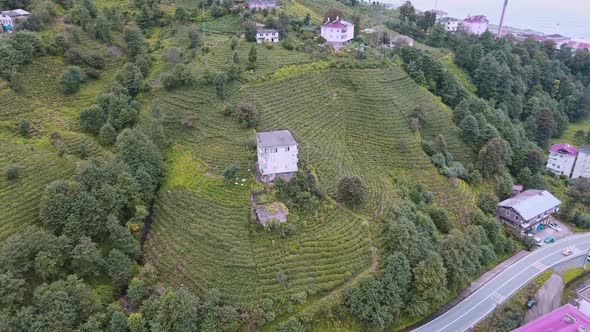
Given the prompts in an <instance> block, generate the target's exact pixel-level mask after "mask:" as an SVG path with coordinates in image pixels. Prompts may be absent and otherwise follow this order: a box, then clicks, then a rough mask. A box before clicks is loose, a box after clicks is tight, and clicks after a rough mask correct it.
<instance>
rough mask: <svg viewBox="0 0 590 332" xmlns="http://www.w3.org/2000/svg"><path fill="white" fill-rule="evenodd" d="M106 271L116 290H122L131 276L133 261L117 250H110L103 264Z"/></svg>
mask: <svg viewBox="0 0 590 332" xmlns="http://www.w3.org/2000/svg"><path fill="white" fill-rule="evenodd" d="M105 265H106V270H107V273H108V275H109V277H111V278H112V279H113V284H114V285H115V287H117V288H122V287H124V286H125V285H127V283H128V282H129V279H131V276H132V275H133V261H132V260H131V259H130V258H129V257H128V256H127V255H125V254H124V253H123V252H122V251H120V250H119V249H112V250H111V252H110V253H109V256H108V257H107V259H106V262H105Z"/></svg>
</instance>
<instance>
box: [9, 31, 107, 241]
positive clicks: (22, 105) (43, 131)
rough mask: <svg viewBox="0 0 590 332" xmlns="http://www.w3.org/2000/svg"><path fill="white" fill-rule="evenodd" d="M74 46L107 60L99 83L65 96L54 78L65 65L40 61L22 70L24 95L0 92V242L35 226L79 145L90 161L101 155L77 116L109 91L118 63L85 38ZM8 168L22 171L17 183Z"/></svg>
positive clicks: (72, 166) (69, 168) (56, 60)
mask: <svg viewBox="0 0 590 332" xmlns="http://www.w3.org/2000/svg"><path fill="white" fill-rule="evenodd" d="M72 43H73V42H72ZM73 44H74V45H76V47H79V48H80V49H84V50H95V51H100V52H102V53H103V54H104V55H105V56H106V69H105V70H104V71H103V72H102V74H101V79H100V80H90V81H88V82H86V83H85V84H84V85H83V86H82V88H81V91H80V92H78V93H76V94H73V95H68V96H65V95H64V94H63V93H62V92H61V91H60V90H59V86H58V84H57V77H58V76H59V75H60V74H61V72H62V71H63V70H64V69H65V68H66V66H67V65H66V64H65V63H64V60H63V58H62V57H59V56H43V57H40V58H36V59H34V61H33V62H32V63H31V64H28V65H26V66H24V67H22V69H21V72H22V74H23V80H24V91H23V92H22V93H19V94H17V93H15V92H14V91H13V90H11V89H10V88H8V86H2V87H0V99H1V100H2V105H3V106H2V107H1V108H0V146H2V149H0V172H2V177H1V178H0V207H1V210H2V213H1V214H0V242H1V241H3V240H4V239H6V238H7V237H8V236H10V235H12V234H14V233H16V232H19V231H21V230H22V229H24V228H25V227H26V226H28V225H32V224H38V222H39V218H38V204H39V200H40V198H41V196H42V195H43V192H44V190H45V186H46V185H47V184H49V183H50V182H52V181H54V180H57V179H63V178H67V177H69V176H70V175H71V174H73V172H74V170H75V168H76V163H77V162H78V160H79V159H78V157H77V156H78V153H79V147H80V144H82V143H84V144H85V145H86V146H87V148H88V153H89V155H90V156H98V155H101V154H103V153H104V150H103V148H102V147H101V146H100V145H99V144H98V143H97V142H96V140H95V139H94V138H92V137H91V136H89V135H86V134H84V133H82V132H81V131H80V127H79V125H78V112H79V110H80V109H81V108H82V107H84V106H87V105H90V104H92V103H94V100H95V98H96V95H97V94H98V93H100V92H101V91H102V90H105V89H106V88H107V87H108V84H109V82H110V81H111V79H112V78H113V77H114V74H115V73H116V70H117V68H118V67H119V62H118V61H117V60H116V59H115V58H113V57H110V56H109V54H108V50H107V49H106V47H105V46H104V45H102V44H99V43H97V42H95V41H92V40H90V39H88V37H86V36H85V34H83V33H81V34H80V42H79V43H73ZM23 120H26V121H29V122H30V124H31V133H30V137H29V138H26V139H25V138H22V137H20V136H19V135H18V134H17V126H18V124H19V122H20V121H23ZM54 133H57V134H59V135H60V136H61V139H62V142H63V144H64V152H65V155H64V156H63V157H59V156H58V154H57V151H56V149H55V148H54V147H53V146H52V145H51V142H50V139H49V137H50V136H51V135H52V134H54ZM11 164H15V165H17V166H19V167H20V168H21V171H20V177H19V179H17V180H15V181H8V180H6V178H5V177H4V170H5V168H6V167H7V166H8V165H11Z"/></svg>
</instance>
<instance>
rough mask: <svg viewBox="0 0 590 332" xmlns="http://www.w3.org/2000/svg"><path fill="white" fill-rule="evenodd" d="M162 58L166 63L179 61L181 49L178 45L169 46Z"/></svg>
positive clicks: (180, 60) (180, 59)
mask: <svg viewBox="0 0 590 332" xmlns="http://www.w3.org/2000/svg"><path fill="white" fill-rule="evenodd" d="M164 58H165V59H166V62H168V63H181V62H182V51H181V50H180V48H178V47H171V48H169V49H168V50H167V51H166V55H165V56H164Z"/></svg>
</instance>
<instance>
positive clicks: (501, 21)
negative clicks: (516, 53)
mask: <svg viewBox="0 0 590 332" xmlns="http://www.w3.org/2000/svg"><path fill="white" fill-rule="evenodd" d="M506 7H508V0H504V6H503V7H502V16H500V26H499V27H498V38H502V28H503V27H504V15H505V14H506Z"/></svg>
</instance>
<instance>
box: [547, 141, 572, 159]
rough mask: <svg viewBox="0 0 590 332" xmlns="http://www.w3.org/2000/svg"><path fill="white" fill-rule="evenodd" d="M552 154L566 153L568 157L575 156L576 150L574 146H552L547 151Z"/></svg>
mask: <svg viewBox="0 0 590 332" xmlns="http://www.w3.org/2000/svg"><path fill="white" fill-rule="evenodd" d="M549 151H551V152H554V153H567V154H569V155H570V156H577V155H578V149H576V147H575V146H572V145H569V144H553V145H552V146H551V149H550V150H549Z"/></svg>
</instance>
